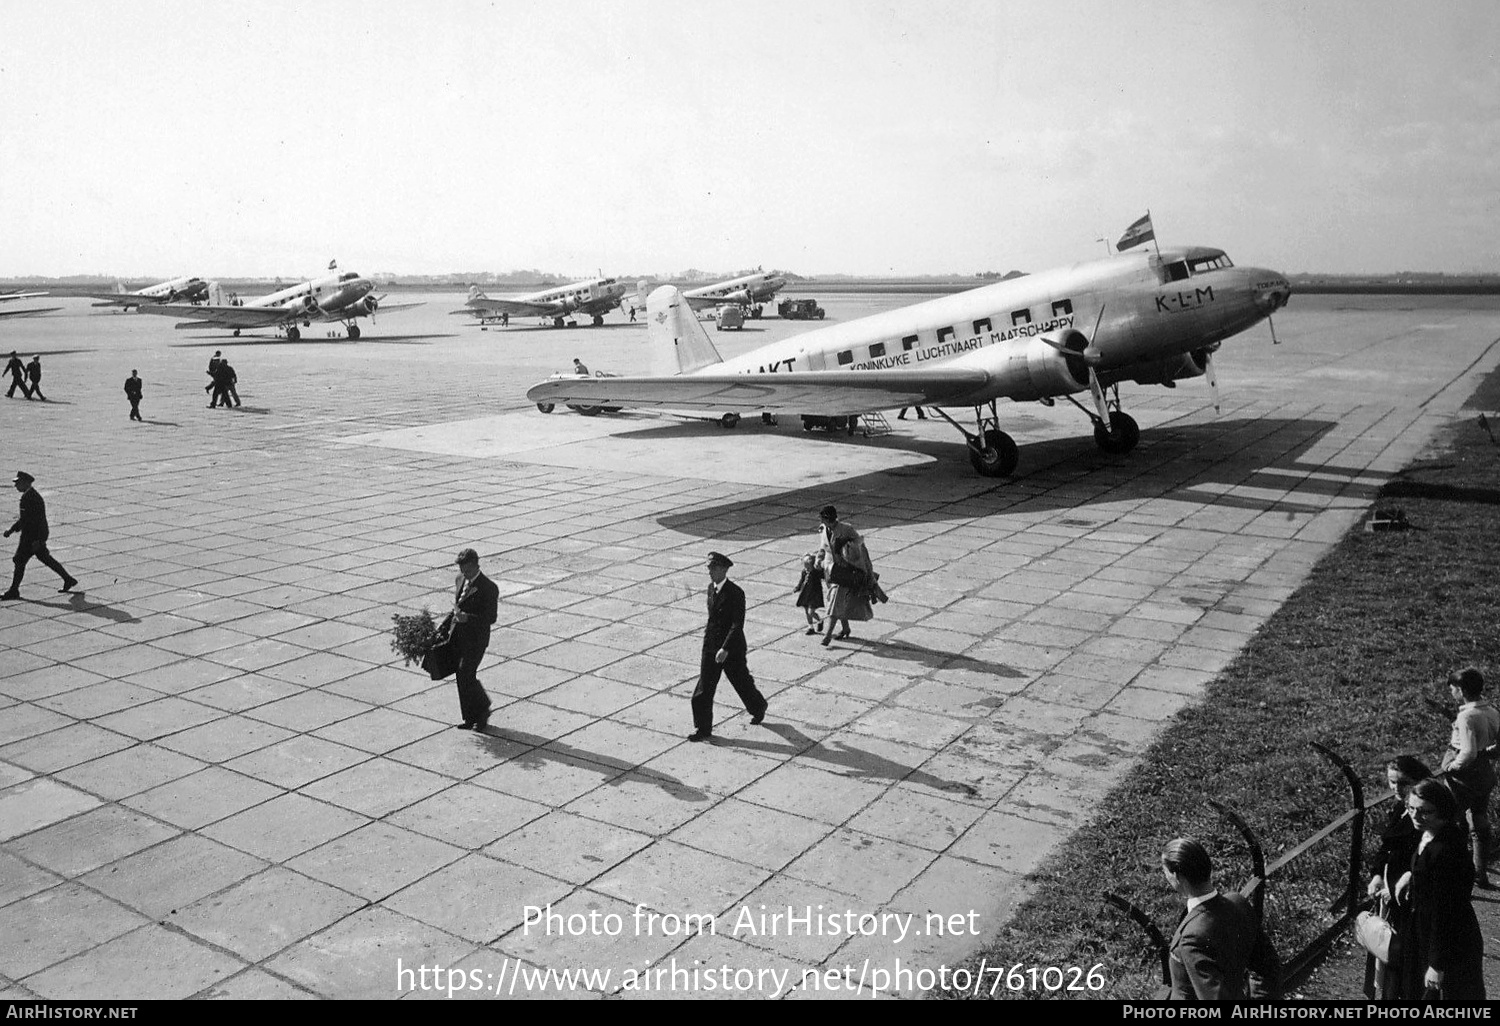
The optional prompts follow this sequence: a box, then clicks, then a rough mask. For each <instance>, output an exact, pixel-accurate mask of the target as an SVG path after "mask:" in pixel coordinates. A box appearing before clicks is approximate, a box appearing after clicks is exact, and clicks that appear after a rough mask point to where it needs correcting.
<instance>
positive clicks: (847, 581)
mask: <svg viewBox="0 0 1500 1026" xmlns="http://www.w3.org/2000/svg"><path fill="white" fill-rule="evenodd" d="M828 583H830V584H837V585H838V586H839V587H841V588H843V587H855V588H858V587H860V586H861V585H863V584H864V583H865V572H864V571H863V570H861V569H860V568H859V567H857V566H854V565H853V564H852V563H845V562H844V561H843V560H838V559H836V560H834V562H833V569H831V570H829V571H828Z"/></svg>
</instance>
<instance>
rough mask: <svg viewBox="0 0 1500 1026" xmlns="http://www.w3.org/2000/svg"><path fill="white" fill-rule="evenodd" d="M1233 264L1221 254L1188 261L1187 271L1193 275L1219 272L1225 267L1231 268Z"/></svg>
mask: <svg viewBox="0 0 1500 1026" xmlns="http://www.w3.org/2000/svg"><path fill="white" fill-rule="evenodd" d="M1233 266H1234V262H1233V261H1232V260H1230V259H1229V258H1228V257H1227V256H1225V255H1224V254H1223V253H1220V254H1219V255H1218V256H1211V257H1199V258H1198V259H1196V260H1189V261H1188V270H1189V271H1190V272H1191V273H1193V274H1203V273H1204V272H1205V271H1219V270H1223V269H1224V268H1226V267H1233Z"/></svg>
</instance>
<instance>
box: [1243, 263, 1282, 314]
mask: <svg viewBox="0 0 1500 1026" xmlns="http://www.w3.org/2000/svg"><path fill="white" fill-rule="evenodd" d="M1245 272H1246V278H1247V280H1248V283H1249V287H1250V294H1251V296H1252V297H1253V299H1254V301H1255V306H1256V309H1258V310H1259V311H1260V312H1261V313H1263V314H1267V315H1269V314H1273V313H1275V312H1276V311H1277V310H1280V309H1281V308H1282V307H1284V306H1286V304H1287V302H1288V301H1290V300H1291V298H1292V283H1291V282H1289V281H1287V280H1286V275H1284V274H1282V273H1281V272H1280V271H1270V270H1267V269H1265V268H1263V267H1247V268H1245Z"/></svg>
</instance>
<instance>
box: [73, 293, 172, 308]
mask: <svg viewBox="0 0 1500 1026" xmlns="http://www.w3.org/2000/svg"><path fill="white" fill-rule="evenodd" d="M82 295H85V296H87V297H88V298H89V299H95V300H98V302H96V303H91V304H89V305H90V306H124V307H131V306H163V305H165V304H166V303H167V302H168V299H167V297H166V296H137V295H132V294H131V293H129V292H125V293H120V292H84V293H82ZM173 301H174V302H175V300H173Z"/></svg>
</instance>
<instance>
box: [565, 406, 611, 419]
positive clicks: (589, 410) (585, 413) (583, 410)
mask: <svg viewBox="0 0 1500 1026" xmlns="http://www.w3.org/2000/svg"><path fill="white" fill-rule="evenodd" d="M568 409H570V410H572V411H573V412H574V413H576V414H578V415H579V416H580V417H597V416H599V411H601V410H603V409H604V407H602V406H569V407H568Z"/></svg>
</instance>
